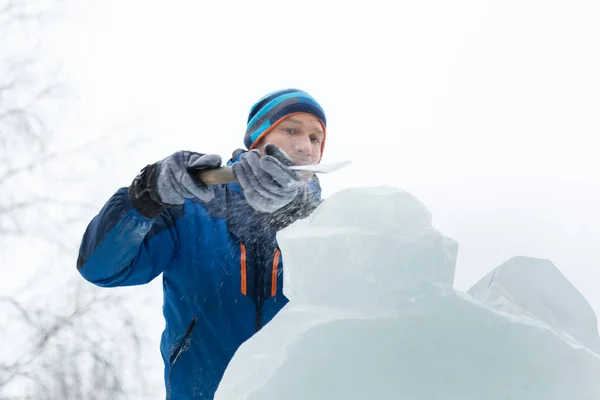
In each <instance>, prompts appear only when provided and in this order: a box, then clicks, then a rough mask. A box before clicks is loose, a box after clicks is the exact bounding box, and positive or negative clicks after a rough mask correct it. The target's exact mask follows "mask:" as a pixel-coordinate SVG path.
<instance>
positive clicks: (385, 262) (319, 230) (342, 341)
mask: <svg viewBox="0 0 600 400" xmlns="http://www.w3.org/2000/svg"><path fill="white" fill-rule="evenodd" d="M431 221H432V218H431V214H430V212H429V211H428V210H427V208H426V207H425V206H424V205H423V204H422V203H421V202H420V201H419V200H418V199H416V198H415V197H414V196H412V195H410V194H409V193H407V192H405V191H402V190H399V189H394V188H386V187H384V188H360V189H349V190H345V191H342V192H339V193H337V194H335V195H333V196H331V197H330V198H329V199H327V200H326V201H325V202H324V203H323V204H322V205H321V206H320V207H319V208H318V209H317V210H316V211H315V212H314V213H313V215H312V216H311V217H310V218H308V219H306V220H303V221H299V222H297V223H296V224H294V225H292V226H290V227H288V228H287V229H285V230H284V231H282V232H280V233H279V235H278V242H279V245H280V247H281V250H282V254H283V257H284V293H285V294H286V296H288V298H289V299H290V302H289V303H288V304H287V305H286V306H285V307H284V308H283V310H282V311H281V312H280V313H279V314H278V315H277V316H275V318H274V319H273V320H272V321H271V322H270V323H269V324H267V325H266V326H265V327H264V328H263V329H262V330H261V331H260V332H258V333H257V334H256V335H254V336H253V337H252V338H251V339H249V340H248V341H247V342H246V343H244V344H243V345H242V346H241V347H240V349H239V350H238V351H237V353H236V355H235V357H234V358H233V360H232V361H231V363H230V364H229V366H228V368H227V370H226V372H225V376H224V378H223V380H222V382H221V384H220V386H219V389H218V391H217V394H216V397H215V398H216V399H217V400H223V399H231V400H241V399H251V400H258V399H260V400H275V399H277V400H280V399H298V400H300V399H302V400H305V399H328V400H334V399H378V400H379V399H411V400H425V399H427V400H434V399H436V400H455V399H456V400H458V399H460V400H481V399H486V400H500V399H502V400H506V399H510V400H531V399H540V400H541V399H543V400H558V399H569V400H571V399H578V400H592V399H594V400H597V399H600V379H598V377H599V376H600V358H599V357H598V355H597V354H595V353H594V352H592V351H591V350H590V349H588V348H587V347H585V346H583V345H587V346H592V345H593V343H595V342H594V340H595V339H594V337H593V336H594V335H593V334H592V333H593V330H592V329H591V325H592V324H593V321H595V316H594V319H593V321H592V319H591V317H590V315H589V312H590V311H591V310H589V308H586V307H589V306H586V304H585V302H584V301H582V298H579V297H578V296H577V295H576V294H575V292H576V290H575V292H573V290H571V288H569V287H568V286H566V285H564V282H563V283H562V284H558V285H552V284H550V285H548V287H547V288H546V286H544V285H541V284H539V285H538V284H536V285H535V287H536V289H535V290H534V291H533V293H537V294H539V293H542V292H543V293H545V290H546V289H547V290H549V291H550V292H549V293H551V291H552V288H558V289H557V292H556V296H557V297H555V298H554V299H553V300H555V302H554V303H553V304H552V305H550V306H548V307H544V306H540V305H539V304H538V303H537V302H530V301H529V300H530V299H528V298H527V296H525V297H523V298H522V297H520V296H516V294H527V287H528V285H531V282H529V283H528V282H522V285H521V286H518V289H514V288H516V287H517V286H515V285H512V284H511V285H509V284H508V283H507V282H511V279H513V278H510V279H509V278H506V279H505V278H504V277H503V276H504V273H505V272H506V271H502V270H501V271H500V272H501V273H497V274H496V278H495V282H492V284H491V286H490V287H491V288H492V290H491V291H490V290H487V289H486V288H485V287H484V286H485V284H486V282H487V283H488V285H489V283H490V279H489V276H488V277H486V278H484V279H483V280H482V282H480V284H478V285H479V286H478V285H476V286H475V287H474V288H473V289H472V293H473V295H474V296H476V297H479V298H480V299H481V301H480V300H478V299H476V298H475V297H473V296H470V295H468V294H466V293H460V292H457V291H455V290H454V289H453V288H452V282H453V277H454V270H455V261H456V256H457V251H458V244H457V243H456V242H455V241H454V240H452V239H450V238H446V237H444V236H443V235H442V234H441V233H440V232H438V231H437V230H436V229H435V228H434V227H433V226H432V224H431ZM557 274H560V272H558V270H556V271H554V272H551V271H550V272H549V270H548V269H546V271H545V272H544V271H542V272H541V273H539V274H537V275H536V279H537V280H538V281H540V282H543V281H544V280H546V279H548V280H549V281H550V280H551V281H552V282H555V281H560V277H558V275H557ZM486 279H487V280H486ZM538 283H539V282H538ZM496 285H497V286H496ZM507 286H509V287H511V288H513V289H514V290H513V289H511V290H507V291H506V290H502V288H506V287H507ZM542 287H544V288H545V289H540V288H542ZM572 289H574V288H572ZM500 293H509V294H511V296H510V297H507V296H504V297H502V296H501V295H499V294H500ZM537 294H536V295H534V296H533V297H534V298H538V297H539V296H538V295H537ZM563 296H564V297H565V299H566V303H567V304H568V306H567V307H566V309H563V308H560V307H559V306H557V304H561V298H562V297H563ZM499 298H502V301H496V300H498V299H499ZM583 300H584V299H583ZM513 301H517V304H512V302H513ZM488 302H489V303H488ZM500 304H501V305H502V306H500ZM548 309H551V310H553V311H552V313H551V315H550V314H549V313H547V311H548ZM559 310H562V311H564V310H566V312H567V314H563V313H562V311H559ZM580 314H581V315H580ZM592 314H593V312H592ZM569 315H574V316H575V320H574V321H570V320H569V317H568V316H569ZM553 322H556V323H553ZM565 330H566V331H568V333H567V332H565ZM590 332H592V333H590ZM596 336H597V334H596ZM573 338H575V339H576V340H573Z"/></svg>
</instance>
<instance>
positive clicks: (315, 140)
mask: <svg viewBox="0 0 600 400" xmlns="http://www.w3.org/2000/svg"><path fill="white" fill-rule="evenodd" d="M310 141H311V142H313V143H321V140H319V138H316V137H314V138H311V139H310Z"/></svg>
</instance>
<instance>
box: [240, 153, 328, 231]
mask: <svg viewBox="0 0 600 400" xmlns="http://www.w3.org/2000/svg"><path fill="white" fill-rule="evenodd" d="M292 165H294V162H293V161H292V160H291V159H290V158H289V157H288V156H287V154H285V152H284V151H283V150H281V149H280V148H278V147H277V146H275V145H273V144H270V143H269V144H267V145H266V146H265V155H264V156H262V157H261V155H260V153H259V151H258V150H251V151H249V152H247V153H245V154H244V155H243V156H242V157H241V158H240V161H239V162H237V163H235V164H234V165H233V174H234V175H235V178H236V180H237V181H238V183H239V184H240V186H241V187H242V190H243V191H244V196H245V197H246V201H247V202H248V204H249V205H250V206H251V207H252V208H254V209H255V210H257V211H259V212H263V213H267V214H269V216H268V219H269V220H270V221H271V224H272V225H273V226H274V227H275V228H276V229H277V230H279V229H282V227H285V226H287V225H289V224H290V223H292V222H294V221H296V220H297V219H300V218H305V217H307V216H308V215H309V214H310V213H311V212H312V211H313V210H314V209H315V208H316V207H317V206H318V205H319V204H320V202H319V200H318V199H316V198H315V197H314V195H313V194H312V193H311V190H310V188H309V185H308V183H307V182H306V181H305V180H304V179H302V176H301V174H300V173H298V172H296V171H293V170H291V169H290V168H288V167H289V166H292ZM315 182H317V184H318V181H316V180H315Z"/></svg>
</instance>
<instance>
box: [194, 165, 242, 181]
mask: <svg viewBox="0 0 600 400" xmlns="http://www.w3.org/2000/svg"><path fill="white" fill-rule="evenodd" d="M196 178H198V179H199V180H201V181H202V182H204V183H205V184H206V185H222V184H226V183H233V182H236V180H235V176H233V169H232V168H231V167H228V166H225V167H221V168H216V169H208V170H206V171H200V172H198V174H197V175H196Z"/></svg>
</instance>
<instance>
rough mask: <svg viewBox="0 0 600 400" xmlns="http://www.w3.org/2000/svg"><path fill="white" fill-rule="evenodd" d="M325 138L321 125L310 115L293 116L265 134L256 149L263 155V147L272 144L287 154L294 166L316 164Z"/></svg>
mask: <svg viewBox="0 0 600 400" xmlns="http://www.w3.org/2000/svg"><path fill="white" fill-rule="evenodd" d="M324 138H325V133H324V132H323V127H322V126H321V123H320V122H319V120H318V119H317V117H315V116H314V115H311V114H306V113H300V114H294V115H291V116H289V117H287V118H286V119H284V120H283V121H281V122H280V123H279V125H277V126H276V127H275V128H273V130H272V131H271V132H269V133H267V134H266V135H265V136H264V137H263V138H262V140H261V141H260V142H259V143H258V145H257V146H256V148H257V149H258V150H260V152H261V154H264V146H265V144H267V143H273V144H274V145H275V146H277V147H279V148H280V149H282V150H283V151H285V152H286V153H287V155H288V156H290V158H291V159H292V160H293V161H294V163H295V164H296V165H308V164H318V163H319V160H320V159H321V144H322V143H323V139H324Z"/></svg>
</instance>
